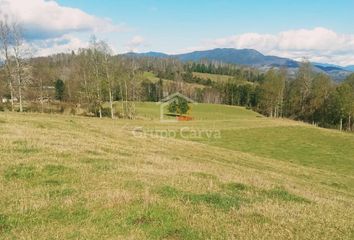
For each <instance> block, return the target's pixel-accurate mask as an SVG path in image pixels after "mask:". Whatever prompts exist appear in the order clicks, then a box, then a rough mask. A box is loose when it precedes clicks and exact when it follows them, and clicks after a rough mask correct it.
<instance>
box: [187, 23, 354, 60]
mask: <svg viewBox="0 0 354 240" xmlns="http://www.w3.org/2000/svg"><path fill="white" fill-rule="evenodd" d="M217 47H232V48H239V49H242V48H252V49H256V50H258V51H260V52H262V53H263V54H266V55H276V56H281V57H288V58H292V59H295V60H301V59H302V58H304V57H306V58H308V59H309V60H311V61H318V62H327V63H334V64H339V65H350V64H354V34H339V33H336V32H334V31H332V30H329V29H326V28H321V27H318V28H314V29H298V30H289V31H284V32H280V33H278V34H258V33H245V34H241V35H234V36H230V37H226V38H219V39H215V40H206V41H204V42H203V43H202V44H201V46H199V47H196V48H189V49H185V50H184V51H186V50H188V51H190V50H205V49H210V48H217Z"/></svg>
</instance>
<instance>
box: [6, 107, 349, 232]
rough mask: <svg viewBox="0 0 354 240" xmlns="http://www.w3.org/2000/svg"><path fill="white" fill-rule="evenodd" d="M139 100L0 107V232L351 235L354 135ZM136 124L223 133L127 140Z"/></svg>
mask: <svg viewBox="0 0 354 240" xmlns="http://www.w3.org/2000/svg"><path fill="white" fill-rule="evenodd" d="M137 109H138V112H139V114H140V116H142V120H135V121H124V120H117V121H112V120H109V119H103V120H99V119H93V118H92V119H90V118H81V117H69V116H59V115H53V116H51V115H40V114H12V113H1V115H0V157H1V165H0V187H1V189H2V191H1V192H0V236H2V238H5V239H12V238H16V239H20V238H37V239H70V238H71V239H88V238H90V239H102V238H108V239H117V238H118V239H119V238H121V239H127V238H130V239H162V238H169V239H205V238H213V239H227V238H228V239H232V238H240V239H255V238H257V239H259V238H264V239H274V238H278V239H289V238H297V239H299V238H302V239H304V238H305V239H310V238H311V239H351V238H353V237H354V231H353V222H354V193H353V189H354V182H353V169H354V160H353V159H352V158H351V156H353V155H354V150H353V148H351V147H350V146H353V145H354V144H353V143H354V136H353V135H349V134H345V133H337V132H335V131H329V130H322V129H318V128H313V127H311V126H308V125H305V124H301V123H296V122H292V121H287V120H271V119H266V118H262V117H260V116H259V115H258V114H256V113H254V112H252V111H247V110H244V109H242V108H236V107H227V106H217V105H214V106H213V105H197V106H193V109H192V112H191V115H193V116H194V118H195V121H192V122H187V123H169V124H166V123H165V124H162V123H159V122H158V121H157V119H158V116H159V110H158V107H156V105H155V104H152V103H141V104H138V107H137ZM146 119H149V121H147V120H146ZM136 126H142V127H143V129H144V130H146V129H151V128H154V129H180V128H182V127H184V128H185V127H188V128H189V129H194V128H198V129H216V130H221V132H222V136H221V138H220V139H212V140H210V139H209V140H208V139H205V138H202V139H192V140H193V141H187V140H184V139H165V138H156V137H147V138H138V139H137V138H135V137H134V136H133V134H132V132H131V130H132V129H134V128H135V127H136Z"/></svg>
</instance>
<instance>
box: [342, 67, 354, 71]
mask: <svg viewBox="0 0 354 240" xmlns="http://www.w3.org/2000/svg"><path fill="white" fill-rule="evenodd" d="M344 69H345V70H347V71H351V72H354V65H350V66H346V67H345V68H344Z"/></svg>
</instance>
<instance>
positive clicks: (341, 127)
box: [339, 118, 343, 131]
mask: <svg viewBox="0 0 354 240" xmlns="http://www.w3.org/2000/svg"><path fill="white" fill-rule="evenodd" d="M342 130H343V119H342V118H340V124H339V131H342Z"/></svg>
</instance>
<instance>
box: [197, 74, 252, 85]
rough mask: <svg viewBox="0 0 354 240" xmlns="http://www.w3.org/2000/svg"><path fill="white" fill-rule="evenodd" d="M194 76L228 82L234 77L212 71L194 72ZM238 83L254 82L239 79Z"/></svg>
mask: <svg viewBox="0 0 354 240" xmlns="http://www.w3.org/2000/svg"><path fill="white" fill-rule="evenodd" d="M193 76H195V77H199V78H201V79H205V80H208V79H210V80H211V81H213V82H227V81H229V80H231V79H234V77H233V76H228V75H221V74H210V73H198V72H193ZM238 83H239V84H240V85H241V84H252V83H251V82H247V81H244V80H238Z"/></svg>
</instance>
